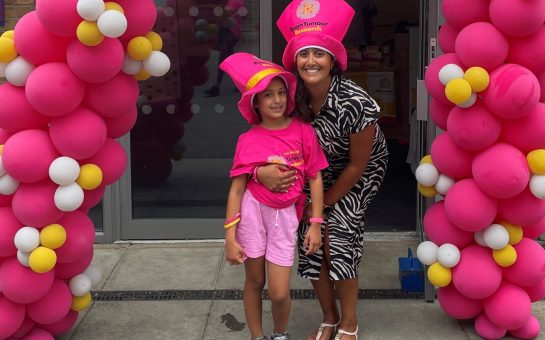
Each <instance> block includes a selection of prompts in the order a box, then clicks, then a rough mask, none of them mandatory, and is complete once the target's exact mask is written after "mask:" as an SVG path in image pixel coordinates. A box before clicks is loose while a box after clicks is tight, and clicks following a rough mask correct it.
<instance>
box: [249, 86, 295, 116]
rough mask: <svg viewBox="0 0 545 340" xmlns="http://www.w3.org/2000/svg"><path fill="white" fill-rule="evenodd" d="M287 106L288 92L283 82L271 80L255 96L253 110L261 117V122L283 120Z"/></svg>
mask: <svg viewBox="0 0 545 340" xmlns="http://www.w3.org/2000/svg"><path fill="white" fill-rule="evenodd" d="M287 105H288V90H287V88H286V84H284V81H283V80H282V79H280V78H278V77H275V78H273V80H271V82H270V83H269V86H267V88H266V89H265V90H263V91H261V92H259V93H257V94H256V96H255V103H254V108H255V109H256V111H257V112H259V114H260V115H261V120H262V121H263V122H271V121H276V120H279V119H284V118H286V116H285V115H284V113H285V112H286V107H287Z"/></svg>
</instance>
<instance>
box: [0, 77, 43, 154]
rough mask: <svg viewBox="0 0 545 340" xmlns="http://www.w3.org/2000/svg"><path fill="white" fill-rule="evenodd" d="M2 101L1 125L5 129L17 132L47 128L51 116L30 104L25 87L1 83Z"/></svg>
mask: <svg viewBox="0 0 545 340" xmlns="http://www.w3.org/2000/svg"><path fill="white" fill-rule="evenodd" d="M0 103H2V105H0V126H2V128H3V129H4V130H5V131H9V132H10V133H15V132H19V131H21V130H27V129H42V130H44V129H46V128H47V123H48V122H49V118H48V117H46V116H44V115H41V114H39V113H38V112H37V111H36V110H34V109H33V108H32V106H30V104H29V103H28V100H27V99H26V95H25V89H24V88H23V87H19V86H13V85H11V84H10V83H8V82H6V83H4V84H2V85H0ZM0 142H1V141H0ZM2 144H3V143H2Z"/></svg>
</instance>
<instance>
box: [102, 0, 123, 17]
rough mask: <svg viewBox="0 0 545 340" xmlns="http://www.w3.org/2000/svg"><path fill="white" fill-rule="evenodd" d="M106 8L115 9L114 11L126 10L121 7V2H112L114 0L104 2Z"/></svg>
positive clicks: (107, 9) (106, 9)
mask: <svg viewBox="0 0 545 340" xmlns="http://www.w3.org/2000/svg"><path fill="white" fill-rule="evenodd" d="M104 10H105V11H109V10H114V11H118V12H121V13H123V14H125V11H123V7H121V5H120V4H118V3H117V2H112V1H108V2H105V3H104Z"/></svg>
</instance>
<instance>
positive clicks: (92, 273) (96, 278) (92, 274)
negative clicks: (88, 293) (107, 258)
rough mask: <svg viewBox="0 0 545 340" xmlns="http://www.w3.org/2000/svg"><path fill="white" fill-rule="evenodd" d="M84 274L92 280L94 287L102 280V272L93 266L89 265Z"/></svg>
mask: <svg viewBox="0 0 545 340" xmlns="http://www.w3.org/2000/svg"><path fill="white" fill-rule="evenodd" d="M83 274H85V275H87V276H88V277H89V278H90V279H91V283H92V285H93V286H96V285H97V284H99V283H100V280H102V270H101V269H100V268H99V267H97V266H95V265H93V264H91V265H89V267H87V269H85V271H84V272H83Z"/></svg>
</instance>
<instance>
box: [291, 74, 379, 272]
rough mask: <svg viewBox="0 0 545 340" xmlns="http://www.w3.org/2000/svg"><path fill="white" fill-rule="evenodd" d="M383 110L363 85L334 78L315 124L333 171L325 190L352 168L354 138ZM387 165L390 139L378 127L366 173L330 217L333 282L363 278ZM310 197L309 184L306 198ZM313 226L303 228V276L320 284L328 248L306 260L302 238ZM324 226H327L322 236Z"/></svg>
mask: <svg viewBox="0 0 545 340" xmlns="http://www.w3.org/2000/svg"><path fill="white" fill-rule="evenodd" d="M379 112H380V108H379V106H378V105H377V103H376V102H375V101H374V100H373V99H372V98H371V97H370V96H369V95H368V94H367V93H366V92H365V91H364V90H363V89H362V88H361V87H359V86H358V85H356V84H355V83H354V82H352V81H351V80H349V79H347V78H345V77H343V76H335V77H333V79H332V82H331V85H330V88H329V93H328V95H327V98H326V101H325V103H324V105H323V107H322V109H321V111H320V113H319V114H318V115H316V117H315V119H314V121H313V122H312V125H313V126H314V129H315V130H316V134H317V136H318V141H319V142H320V145H321V146H322V149H323V150H324V152H325V154H326V157H327V160H328V162H329V167H328V168H327V169H325V170H323V171H322V176H323V181H324V192H326V191H327V190H328V189H329V187H331V185H333V183H334V182H335V181H336V180H337V178H338V177H339V175H340V174H341V172H342V171H343V169H344V168H345V167H346V166H347V165H348V162H349V158H350V157H349V152H350V134H354V133H358V132H360V131H362V130H363V129H364V128H366V127H367V126H369V125H370V124H374V123H376V122H377V120H378V118H379ZM387 164H388V149H387V147H386V140H385V138H384V135H383V134H382V131H381V130H380V128H379V126H378V125H377V128H376V132H375V138H374V140H373V149H372V152H371V156H370V159H369V162H368V164H367V169H366V170H365V173H364V174H363V176H362V177H361V178H360V180H359V181H358V183H357V184H356V185H355V186H354V187H353V188H352V190H351V191H350V192H348V193H347V194H346V195H345V196H344V197H343V198H342V199H341V200H339V201H338V202H337V203H335V205H334V206H333V207H332V209H331V212H330V214H329V216H328V218H327V221H326V222H327V226H328V230H329V249H330V253H331V271H330V273H329V277H330V279H332V280H344V279H351V278H355V277H357V276H358V267H359V264H360V261H361V258H362V255H363V231H364V222H365V219H364V215H365V210H366V208H367V206H368V204H369V202H370V201H371V200H372V199H373V197H374V196H375V194H376V193H377V191H378V189H379V187H380V185H381V183H382V180H383V179H384V175H385V173H386V166H387ZM308 195H309V192H308V186H307V196H308ZM307 228H308V225H302V226H301V227H300V228H299V274H300V275H301V276H302V277H305V278H309V279H313V280H317V279H318V277H319V274H320V266H321V263H322V256H323V247H322V249H320V251H318V252H316V253H314V254H312V255H310V256H306V255H305V252H306V250H305V249H304V248H303V240H304V236H305V233H306V231H307ZM323 233H324V227H322V235H323Z"/></svg>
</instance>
